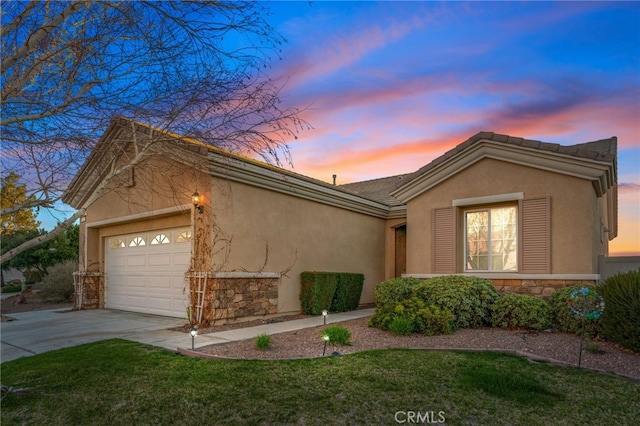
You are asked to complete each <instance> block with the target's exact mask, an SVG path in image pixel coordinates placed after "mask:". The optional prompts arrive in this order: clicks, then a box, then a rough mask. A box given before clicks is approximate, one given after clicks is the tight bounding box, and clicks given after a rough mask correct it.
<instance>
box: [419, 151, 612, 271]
mask: <svg viewBox="0 0 640 426" xmlns="http://www.w3.org/2000/svg"><path fill="white" fill-rule="evenodd" d="M518 192H522V193H524V198H525V199H534V198H540V197H550V198H551V273H552V274H593V273H596V272H597V271H596V269H594V268H595V265H594V263H593V262H594V255H595V253H596V252H598V251H600V250H601V248H600V247H598V248H596V247H595V246H594V239H595V238H598V241H599V237H595V236H594V232H595V230H594V225H593V223H594V222H599V220H595V218H594V214H596V212H595V209H594V206H595V205H597V202H598V201H597V198H596V196H595V192H594V190H593V187H592V185H591V182H589V181H587V180H584V179H580V178H576V177H572V176H567V175H561V174H558V173H553V172H550V171H545V170H540V169H534V168H531V167H526V166H523V165H518V164H513V163H508V162H504V161H499V160H494V159H483V160H481V161H479V162H477V163H475V164H473V165H471V166H469V167H467V168H466V169H464V170H462V171H460V172H458V173H456V174H455V175H453V176H451V177H450V178H448V179H446V180H445V181H443V182H441V183H439V184H438V185H436V186H434V187H432V188H431V189H429V190H428V191H425V192H424V193H422V194H421V195H419V196H418V197H416V198H414V199H412V200H410V201H409V202H408V203H407V228H408V235H407V253H408V255H407V256H408V258H407V272H408V273H410V274H424V273H433V272H432V266H433V265H432V253H431V252H432V247H433V245H432V244H433V240H432V226H433V225H432V220H433V218H432V213H433V209H434V208H445V207H451V206H452V201H453V200H457V199H467V198H475V197H484V196H493V195H500V194H510V193H518ZM458 221H460V218H459V217H458ZM456 246H457V247H458V251H459V253H458V256H457V258H458V259H460V258H461V254H460V250H461V247H462V240H461V238H460V235H458V237H457V240H456ZM596 257H597V256H596ZM460 263H461V262H460V261H458V262H457V268H458V272H461V265H460Z"/></svg>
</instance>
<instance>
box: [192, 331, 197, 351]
mask: <svg viewBox="0 0 640 426" xmlns="http://www.w3.org/2000/svg"><path fill="white" fill-rule="evenodd" d="M196 334H198V329H197V328H196V327H191V350H192V351H193V350H195V349H196V348H195V344H196Z"/></svg>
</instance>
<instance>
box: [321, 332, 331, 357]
mask: <svg viewBox="0 0 640 426" xmlns="http://www.w3.org/2000/svg"><path fill="white" fill-rule="evenodd" d="M322 340H324V348H323V349H322V356H324V354H325V353H326V352H327V342H328V341H329V335H328V334H323V335H322Z"/></svg>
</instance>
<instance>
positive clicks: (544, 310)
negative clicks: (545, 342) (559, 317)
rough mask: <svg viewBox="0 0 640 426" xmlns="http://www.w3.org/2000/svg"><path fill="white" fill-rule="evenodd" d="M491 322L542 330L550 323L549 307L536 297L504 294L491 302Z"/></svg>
mask: <svg viewBox="0 0 640 426" xmlns="http://www.w3.org/2000/svg"><path fill="white" fill-rule="evenodd" d="M491 324H492V325H493V326H494V327H503V328H532V329H534V330H544V329H545V328H548V327H549V326H550V325H551V307H550V306H549V303H547V301H545V300H543V299H540V298H538V297H534V296H529V295H526V294H505V295H502V296H500V297H498V298H497V299H496V301H495V303H494V304H493V314H492V316H491Z"/></svg>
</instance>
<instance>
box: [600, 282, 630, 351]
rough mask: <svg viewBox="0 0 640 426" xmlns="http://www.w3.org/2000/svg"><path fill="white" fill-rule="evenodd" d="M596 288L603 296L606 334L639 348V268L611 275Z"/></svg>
mask: <svg viewBox="0 0 640 426" xmlns="http://www.w3.org/2000/svg"><path fill="white" fill-rule="evenodd" d="M597 290H598V292H600V294H602V297H603V299H604V313H603V315H602V333H603V334H604V337H606V338H607V339H608V340H612V341H614V342H616V343H618V344H620V345H622V346H624V347H625V348H627V349H631V350H632V351H636V352H640V271H632V272H627V273H623V274H616V275H614V276H612V277H609V278H607V279H606V280H605V281H604V283H603V284H602V285H600V286H598V287H597Z"/></svg>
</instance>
